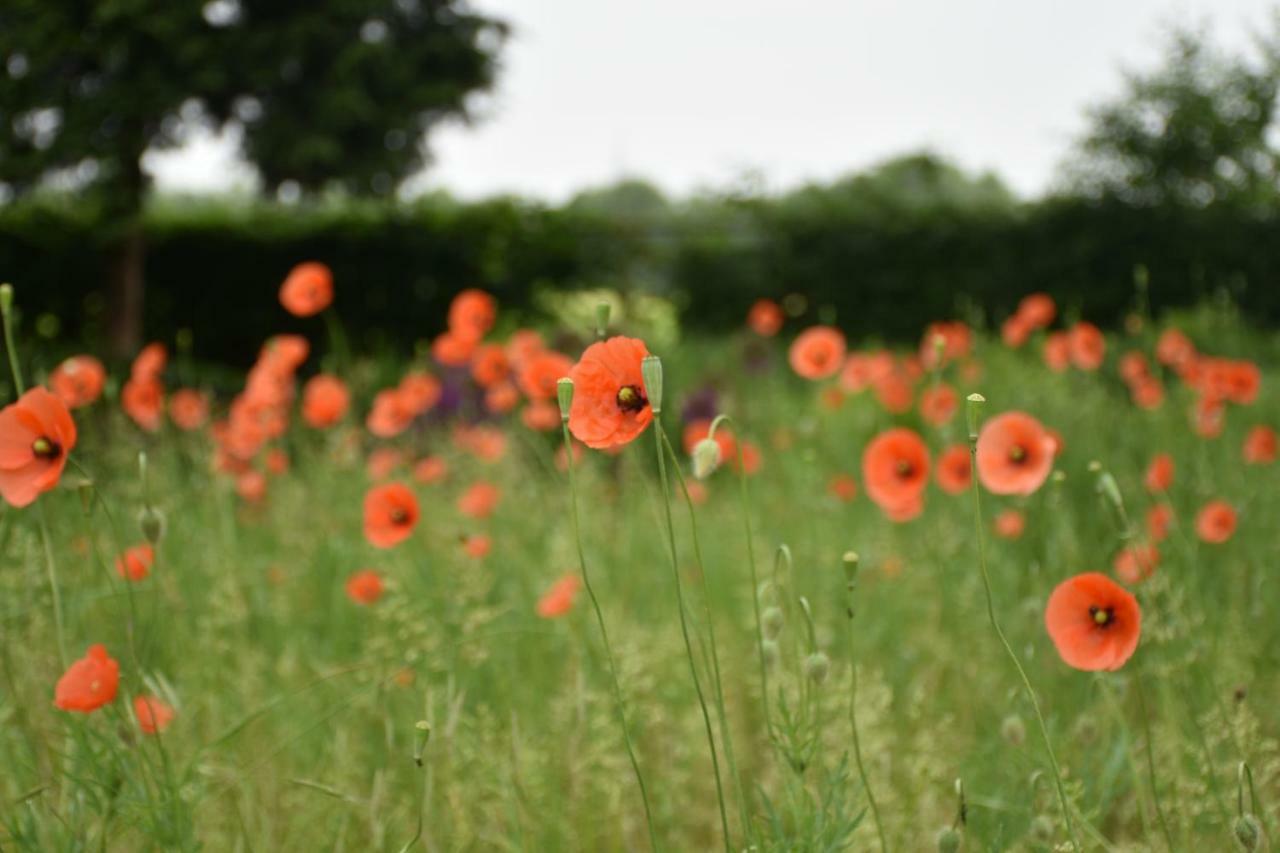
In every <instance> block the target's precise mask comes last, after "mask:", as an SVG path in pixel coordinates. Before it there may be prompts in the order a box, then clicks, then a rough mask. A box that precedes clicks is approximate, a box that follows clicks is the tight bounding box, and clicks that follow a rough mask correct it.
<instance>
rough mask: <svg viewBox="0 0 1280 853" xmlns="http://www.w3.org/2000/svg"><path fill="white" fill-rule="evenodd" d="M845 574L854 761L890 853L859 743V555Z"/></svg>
mask: <svg viewBox="0 0 1280 853" xmlns="http://www.w3.org/2000/svg"><path fill="white" fill-rule="evenodd" d="M843 562H844V571H845V591H846V596H847V597H846V599H845V613H846V614H847V615H848V617H849V728H850V729H852V730H853V760H854V762H855V763H856V764H857V765H858V777H859V778H860V779H861V780H862V790H864V791H866V792H867V802H868V803H869V804H870V806H871V818H872V820H874V821H875V824H876V835H878V836H879V837H880V851H881V853H888V850H889V844H888V842H887V841H885V838H884V823H883V822H882V821H881V820H880V807H879V806H878V805H876V798H875V794H873V793H872V792H871V780H870V779H868V778H867V768H866V765H864V764H863V762H862V743H861V741H860V740H859V739H858V649H857V641H856V637H855V636H854V630H853V603H854V598H855V595H854V593H855V592H856V591H857V588H858V555H857V554H855V553H853V552H852V551H850V552H848V553H846V554H845V555H844V559H843Z"/></svg>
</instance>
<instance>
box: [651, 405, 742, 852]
mask: <svg viewBox="0 0 1280 853" xmlns="http://www.w3.org/2000/svg"><path fill="white" fill-rule="evenodd" d="M653 414H654V421H655V424H654V425H655V427H656V426H657V423H656V421H657V415H658V413H657V412H654V413H653ZM662 439H663V433H662V430H660V429H655V430H654V432H653V448H654V451H655V452H656V453H657V456H658V482H659V485H660V486H661V487H662V505H663V508H664V510H665V511H666V521H667V542H668V544H669V545H670V551H671V575H672V579H673V580H674V581H675V586H676V609H677V610H678V611H679V613H680V633H681V635H682V636H683V637H684V651H685V656H686V657H687V658H688V659H689V675H690V676H691V677H692V678H693V689H694V692H696V693H697V694H698V706H699V707H700V708H701V709H702V724H703V726H704V727H705V728H706V731H707V744H708V746H710V747H711V767H712V771H713V772H714V773H715V777H716V801H717V804H718V805H719V807H720V827H721V829H722V830H723V832H724V849H725V851H726V853H729V851H732V850H733V846H732V844H731V843H730V840H729V814H728V811H727V810H726V809H725V805H724V786H723V785H722V784H721V781H720V757H719V754H718V753H717V751H716V736H715V732H714V731H713V730H712V728H711V713H710V712H709V711H708V710H707V700H706V697H705V696H704V695H703V692H702V680H701V679H699V678H698V665H697V663H695V662H694V659H693V641H692V640H691V639H690V638H689V620H688V619H686V618H685V613H684V585H683V584H682V583H681V582H680V555H679V554H678V553H677V551H676V524H675V519H674V518H673V517H672V514H671V483H670V481H669V480H668V479H667V462H666V455H665V454H664V453H663V452H662Z"/></svg>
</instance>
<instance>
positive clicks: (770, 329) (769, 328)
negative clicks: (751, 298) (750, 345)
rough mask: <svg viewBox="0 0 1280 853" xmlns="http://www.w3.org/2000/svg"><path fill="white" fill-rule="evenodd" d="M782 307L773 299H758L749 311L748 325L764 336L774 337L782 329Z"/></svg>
mask: <svg viewBox="0 0 1280 853" xmlns="http://www.w3.org/2000/svg"><path fill="white" fill-rule="evenodd" d="M783 319H784V318H783V315H782V308H781V306H779V305H778V303H776V302H774V301H773V300H772V299H757V300H756V301H755V302H754V303H753V304H752V305H751V310H750V311H748V312H747V327H748V328H750V329H751V331H753V332H755V333H756V334H757V335H759V336H760V337H762V338H772V337H773V336H774V335H776V334H778V332H779V331H780V330H781V329H782V321H783Z"/></svg>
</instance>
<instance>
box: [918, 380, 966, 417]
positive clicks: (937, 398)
mask: <svg viewBox="0 0 1280 853" xmlns="http://www.w3.org/2000/svg"><path fill="white" fill-rule="evenodd" d="M959 406H960V397H959V395H958V394H956V389H954V388H952V387H951V386H950V385H948V384H947V383H945V382H939V383H938V384H936V385H931V386H929V387H928V388H926V389H924V391H922V392H921V393H920V417H922V418H924V420H925V422H926V423H929V424H932V425H933V426H942V425H943V424H945V423H946V422H947V421H949V420H951V418H952V416H953V415H955V413H956V409H957V408H959Z"/></svg>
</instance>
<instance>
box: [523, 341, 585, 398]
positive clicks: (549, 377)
mask: <svg viewBox="0 0 1280 853" xmlns="http://www.w3.org/2000/svg"><path fill="white" fill-rule="evenodd" d="M571 370H573V360H572V359H570V358H569V357H568V356H567V355H561V354H560V353H558V352H541V353H538V354H537V355H534V356H532V357H531V358H529V360H528V361H526V362H525V363H524V366H523V367H522V368H521V369H520V375H519V377H518V381H519V383H520V390H521V391H523V392H524V393H525V396H527V397H528V398H529V399H530V400H554V399H555V398H556V383H557V382H559V381H560V380H561V379H563V378H564V377H566V376H568V375H569V371H571Z"/></svg>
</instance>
